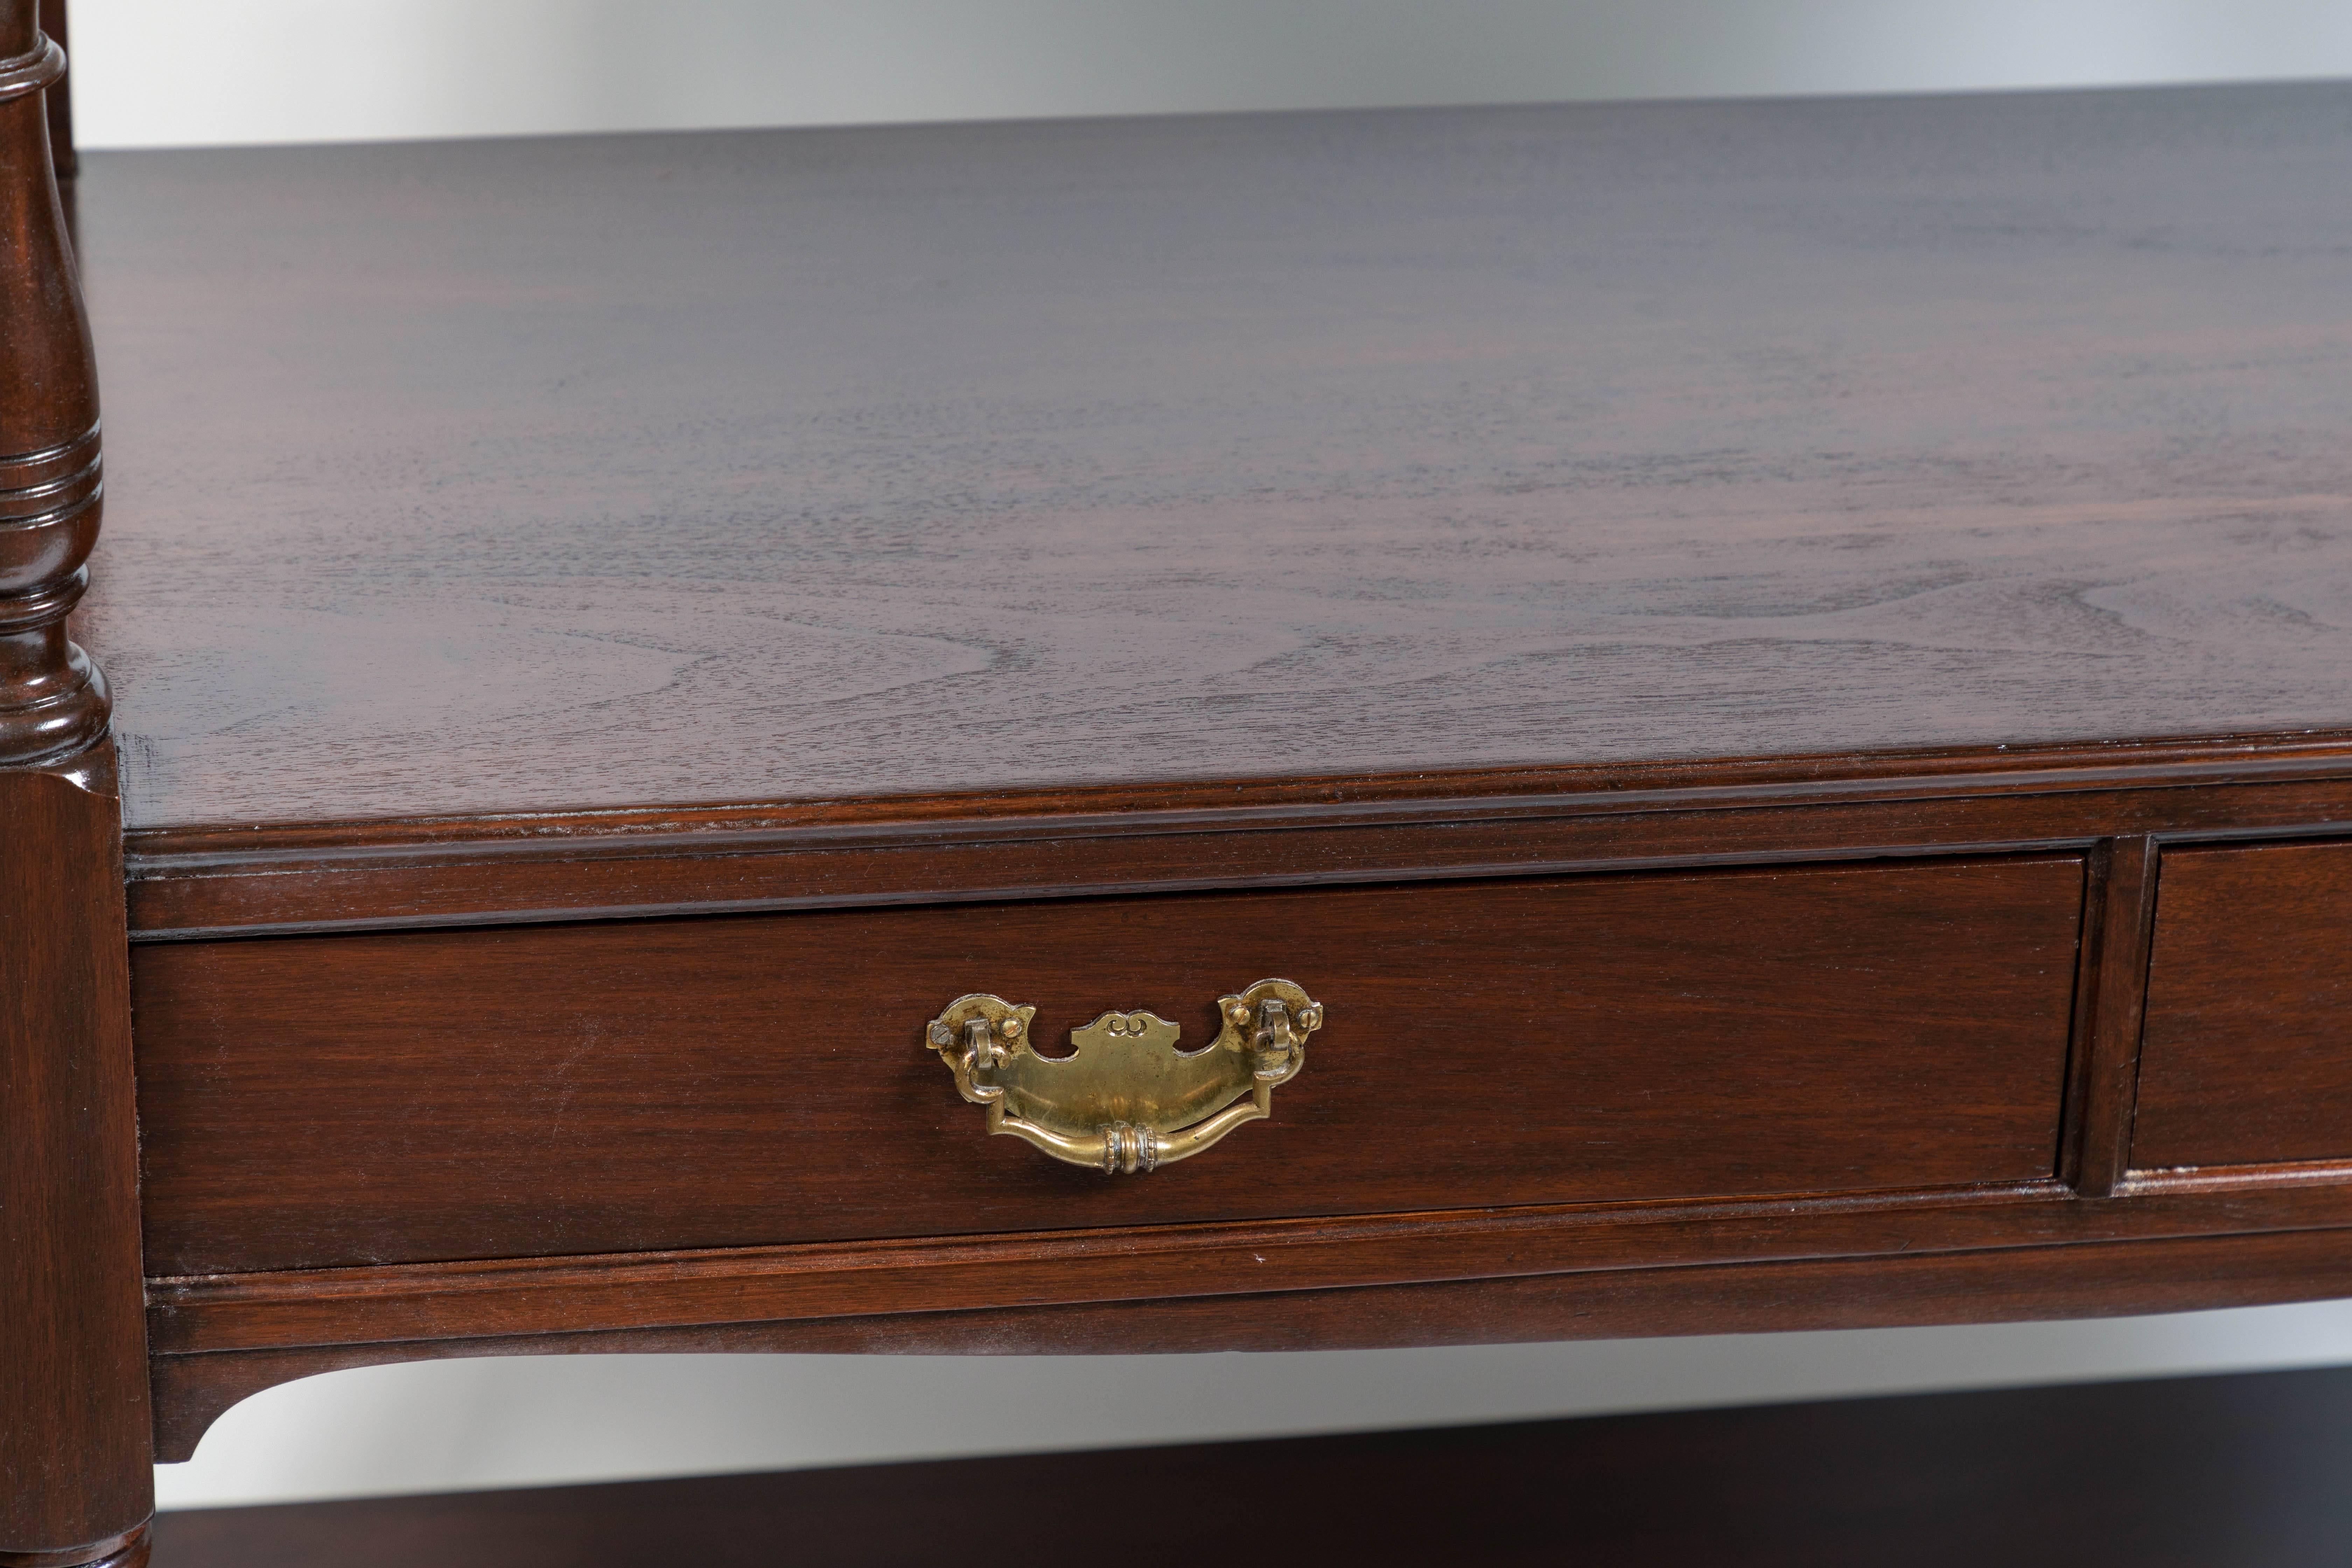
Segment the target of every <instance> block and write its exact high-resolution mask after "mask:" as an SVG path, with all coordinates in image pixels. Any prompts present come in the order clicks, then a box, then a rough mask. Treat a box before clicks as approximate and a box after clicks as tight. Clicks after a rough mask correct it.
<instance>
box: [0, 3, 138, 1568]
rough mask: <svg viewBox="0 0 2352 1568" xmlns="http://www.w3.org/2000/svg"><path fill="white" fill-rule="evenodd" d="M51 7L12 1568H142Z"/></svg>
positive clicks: (15, 508)
mask: <svg viewBox="0 0 2352 1568" xmlns="http://www.w3.org/2000/svg"><path fill="white" fill-rule="evenodd" d="M64 68H65V60H64V56H63V54H62V53H61V52H60V51H59V50H58V48H57V47H56V46H55V45H53V44H51V43H50V42H49V41H48V40H47V39H46V38H45V37H43V36H42V34H41V31H40V29H39V27H38V26H37V23H36V0H0V1568H32V1565H33V1564H39V1565H41V1568H70V1565H74V1564H83V1563H105V1564H109V1565H110V1568H131V1565H133V1564H136V1563H142V1562H143V1561H145V1559H146V1556H147V1533H146V1521H147V1519H148V1516H149V1514H150V1513H152V1510H153V1504H154V1495H153V1471H152V1468H151V1453H152V1447H151V1441H152V1439H151V1436H150V1425H151V1424H150V1420H149V1416H148V1399H147V1365H146V1361H147V1357H146V1336H145V1325H144V1317H143V1306H142V1296H141V1285H140V1261H139V1194H138V1168H137V1163H138V1144H137V1137H136V1131H135V1125H134V1121H133V1116H134V1110H133V1100H132V1094H131V1009H130V955H129V947H128V944H127V940H126V937H125V934H124V933H125V925H124V919H123V908H122V824H121V803H120V801H119V800H118V799H117V798H116V795H115V789H114V752H113V746H112V742H110V740H109V738H108V735H107V720H108V712H109V704H108V699H107V691H106V682H105V681H104V680H103V679H101V678H100V675H99V673H98V670H97V668H95V667H94V666H93V665H92V664H91V663H90V661H89V658H87V657H86V656H85V655H84V654H83V653H82V651H81V650H80V649H79V648H78V647H75V646H74V645H73V644H72V643H71V642H69V641H68V640H67V638H66V616H67V614H68V612H69V611H71V610H72V608H73V606H74V605H75V602H76V601H78V600H79V598H80V597H81V594H82V587H83V584H84V582H85V580H86V579H85V566H84V563H86V562H87V561H88V559H89V552H90V547H91V546H92V545H93V544H94V543H96V542H97V540H98V524H99V512H100V495H101V491H100V468H99V426H98V385H97V381H96V378H95V376H94V374H93V373H92V368H91V355H90V343H89V323H88V321H86V320H85V318H84V316H83V314H82V304H81V291H80V288H79V283H78V281H77V279H76V277H75V269H74V263H73V257H72V252H71V249H70V247H69V246H68V243H67V238H66V229H65V218H64V214H63V212H62V210H61V208H60V206H59V203H58V184H57V178H56V171H55V167H54V165H53V163H52V161H51V153H50V141H49V134H48V121H47V109H46V105H45V103H44V101H43V92H42V89H43V88H44V87H45V86H47V84H48V83H50V82H52V81H55V80H56V79H58V75H59V74H60V73H61V72H62V71H63V70H64Z"/></svg>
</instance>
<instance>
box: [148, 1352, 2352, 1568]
mask: <svg viewBox="0 0 2352 1568" xmlns="http://www.w3.org/2000/svg"><path fill="white" fill-rule="evenodd" d="M2347 1468H2352V1371H2344V1370H2339V1369H2327V1370H2324V1371H2311V1372H2284V1373H2252V1374H2241V1375H2238V1376H2234V1377H2218V1378H2196V1379H2180V1380H2177V1381H2164V1382H2148V1383H2137V1384H2109V1385H2094V1386H2090V1387H2074V1388H2043V1389H2023V1390H2020V1389H2010V1390H2001V1391H1998V1392H1977V1393H1964V1394H1912V1395H1906V1396H1903V1397H1898V1398H1879V1399H1857V1400H1841V1401H1835V1402H1825V1403H1820V1404H1809V1405H1776V1406H1766V1407H1761V1408H1750V1409H1745V1410H1730V1411H1703V1412H1680V1413H1675V1414H1665V1415H1617V1416H1606V1417H1597V1418H1586V1419H1582V1420H1569V1421H1548V1422H1528V1423H1514V1424H1511V1425H1507V1426H1469V1427H1457V1428H1454V1429H1453V1430H1446V1431H1435V1432H1391V1433H1380V1434H1359V1435H1350V1436H1314V1437H1294V1438H1286V1439H1280V1440H1275V1441H1260V1442H1252V1443H1220V1444H1203V1445H1199V1446H1187V1447H1160V1448H1148V1449H1142V1450H1133V1451H1129V1452H1123V1453H1090V1454H1052V1455H1030V1456H1022V1457H1018V1458H980V1459H960V1460H950V1461H944V1462H933V1463H929V1464H919V1465H886V1466H865V1467H858V1468H844V1469H828V1470H814V1471H802V1472H798V1473H788V1474H782V1475H767V1476H726V1477H708V1478H698V1479H681V1480H662V1481H638V1482H628V1483H622V1484H613V1485H604V1486H587V1487H562V1488H549V1489H544V1490H530V1491H506V1492H473V1493H467V1494H462V1495H459V1496H456V1497H444V1498H400V1499H383V1500H369V1501H352V1502H327V1503H302V1504H295V1505H291V1506H284V1507H278V1508H244V1509H223V1510H197V1511H193V1512H187V1513H171V1514H166V1515H164V1516H163V1518H162V1520H161V1521H159V1522H158V1524H157V1527H156V1528H157V1534H158V1535H159V1537H160V1538H161V1540H162V1542H163V1550H164V1552H165V1554H166V1561H167V1562H168V1563H170V1564H172V1568H314V1565H315V1564H318V1563H335V1564H336V1565H337V1568H412V1565H413V1564H416V1563H435V1564H437V1565H439V1568H583V1565H584V1564H589V1563H673V1562H674V1563H693V1564H695V1565H696V1568H769V1565H770V1564H772V1563H777V1562H779V1561H784V1562H790V1563H793V1564H795V1565H796V1568H835V1565H839V1568H849V1565H852V1564H856V1565H859V1568H865V1565H868V1564H877V1563H891V1564H897V1563H929V1562H937V1561H940V1560H942V1559H948V1560H952V1561H953V1562H955V1563H959V1564H970V1565H971V1568H1029V1565H1030V1564H1033V1563H1035V1562H1036V1561H1037V1560H1038V1557H1039V1555H1040V1553H1039V1550H1038V1541H1037V1538H1036V1536H1035V1534H1034V1532H1033V1531H1030V1530H1025V1529H1022V1528H1016V1527H1015V1526H1014V1525H1013V1524H1011V1523H1008V1522H1005V1521H1004V1519H1005V1515H1006V1514H1007V1513H1008V1512H1009V1511H1012V1510H1014V1509H1015V1508H1016V1507H1018V1508H1019V1509H1020V1511H1021V1512H1022V1514H1023V1516H1024V1517H1032V1516H1034V1514H1035V1513H1037V1512H1047V1513H1050V1515H1051V1517H1052V1519H1053V1520H1054V1521H1055V1530H1056V1531H1059V1532H1061V1533H1062V1536H1063V1538H1064V1539H1067V1540H1074V1541H1079V1542H1089V1543H1095V1545H1096V1546H1097V1551H1095V1552H1078V1553H1073V1555H1076V1556H1082V1557H1083V1556H1100V1557H1102V1558H1104V1559H1109V1560H1115V1561H1117V1562H1118V1563H1121V1564H1134V1565H1136V1568H1163V1565H1165V1568H1180V1565H1181V1568H1192V1564H1196V1563H1200V1562H1201V1561H1202V1558H1203V1556H1204V1555H1205V1556H1213V1558H1214V1559H1215V1561H1216V1562H1218V1563H1221V1564H1230V1565H1232V1568H1298V1565H1299V1564H1303V1563H1367V1564H1388V1563H1481V1564H1502V1563H1526V1564H1529V1565H1531V1568H1538V1565H1539V1568H1559V1565H1561V1564H1572V1565H1582V1564H1602V1565H1611V1568H1614V1565H1618V1564H1628V1565H1630V1564H1636V1563H1639V1564H1643V1565H1644V1568H1685V1565H1686V1568H1723V1565H1725V1564H1738V1565H1739V1568H1873V1565H1876V1564H1883V1563H1904V1564H1906V1565H1908V1568H1944V1565H1949V1568H1985V1565H1986V1564H1989V1563H2000V1564H2003V1565H2005V1568H2081V1565H2083V1564H2102V1565H2104V1564H2109V1563H2132V1564H2135V1565H2137V1568H2218V1565H2221V1564H2230V1565H2231V1568H2338V1565H2339V1564H2340V1563H2342V1562H2343V1559H2344V1546H2345V1540H2346V1514H2345V1508H2344V1476H2345V1474H2346V1471H2347ZM1171 1498H1184V1499H1191V1500H1198V1501H1199V1503H1200V1509H1201V1523H1200V1525H1199V1527H1198V1528H1197V1529H1194V1530H1188V1531H1164V1530H1154V1529H1150V1528H1147V1527H1145V1526H1144V1525H1143V1524H1142V1523H1141V1522H1140V1521H1150V1520H1155V1519H1159V1518H1160V1517H1163V1516H1164V1514H1165V1512H1166V1510H1167V1508H1168V1505H1169V1501H1170V1500H1171ZM1039 1501H1043V1502H1045V1504H1046V1505H1047V1506H1046V1507H1045V1508H1044V1509H1042V1510H1041V1509H1036V1508H1032V1507H1028V1506H1026V1505H1031V1504H1034V1503H1037V1502H1039ZM1220 1502H1222V1503H1223V1505H1224V1506H1223V1507H1220V1506H1218V1505H1219V1503H1220ZM983 1521H985V1522H983ZM1106 1542H1108V1543H1115V1546H1116V1550H1115V1551H1114V1550H1111V1549H1110V1548H1109V1547H1108V1546H1103V1545H1102V1544H1101V1543H1106Z"/></svg>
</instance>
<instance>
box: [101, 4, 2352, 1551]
mask: <svg viewBox="0 0 2352 1568" xmlns="http://www.w3.org/2000/svg"><path fill="white" fill-rule="evenodd" d="M73 28H74V46H75V48H74V57H75V60H74V63H75V71H74V84H75V85H74V91H75V109H76V113H77V118H78V120H79V130H80V132H81V138H82V141H83V143H84V145H86V146H89V147H125V146H158V145H167V144H178V143H206V142H210V143H218V142H285V141H325V140H352V139H360V140H368V139H383V138H399V137H427V136H474V135H511V134H529V133H535V132H575V131H602V130H631V129H653V128H684V127H694V126H722V125H726V126H732V125H807V124H838V123H847V122H857V121H922V120H958V119H984V118H992V117H1004V116H1035V115H1072V114H1117V113H1164V112H1183V111H1199V110H1236V109H1307V108H1332V107H1356V106H1373V105H1384V104H1429V103H1468V102H1509V101H1528V100H1559V99H1574V98H1612V97H1660V96H1667V97H1680V96H1702V95H1717V94H1756V93H1802V92H1871V91H1933V90H1950V89H1996V88H2020V87H2046V86H2093V85H2123V84H2130V83H2141V82H2160V81H2189V80H2231V79H2239V80H2242V79H2281V78H2293V77H2314V76H2330V75H2352V4H2347V0H1969V3H1968V4H1965V5H1956V4H1953V3H1952V0H1608V3H1599V4H1594V3H1571V0H1552V3H1545V0H668V3H667V4H666V5H647V4H646V3H645V0H209V3H208V4H205V5H190V4H187V3H186V0H74V6H73ZM2342 1362H2352V1303H2347V1304H2326V1305H2320V1306H2306V1307H2285V1308H2273V1309H2265V1310H2249V1311H2238V1312H2222V1313H2206V1314H2197V1315H2189V1316H2182V1317H2175V1318H2143V1319H2132V1320H2119V1321H2110V1322H2104V1323H2075V1324H2042V1325H2011V1326H2004V1327H1997V1328H1976V1329H1907V1330H1888V1331H1869V1332H1861V1333H1849V1334H1780V1335H1761V1336H1752V1337H1748V1338H1733V1337H1725V1338H1712V1339H1700V1340H1672V1341H1649V1342H1621V1343H1600V1344H1574V1345H1549V1346H1543V1345H1538V1346H1525V1345H1522V1346H1497V1347H1482V1348H1471V1349H1460V1350H1440V1351H1408V1352H1321V1353H1311V1354H1288V1355H1269V1356H1205V1357H1097V1358H1067V1359H1047V1360H1033V1361H1011V1360H996V1359H989V1358H972V1359H931V1358H919V1359H910V1360H893V1359H888V1358H856V1357H828V1356H808V1357H786V1356H776V1357H756V1358H721V1357H703V1356H688V1357H649V1356H629V1357H611V1358H582V1359H579V1360H573V1359H571V1358H568V1357H554V1358H547V1359H543V1360H535V1361H524V1360H511V1361H507V1360H502V1361H478V1362H452V1363H426V1364H422V1365H415V1366H408V1367H390V1368H376V1369H370V1370H367V1371H362V1372H353V1373H339V1374H335V1375H333V1376H330V1377H324V1378H316V1379H311V1380H309V1381H307V1382H304V1383H300V1384H289V1385H288V1386H286V1387H283V1388H279V1389H276V1390H273V1391H271V1392H269V1393H268V1394H262V1395H260V1396H259V1397H257V1398H256V1399H253V1400H251V1401H248V1402H247V1404H245V1405H241V1406H239V1407H238V1408H237V1409H236V1410H235V1411H233V1412H231V1413H230V1415H228V1416H226V1418H225V1419H223V1420H222V1422H221V1423H220V1424H219V1425H218V1426H215V1428H214V1430H213V1432H212V1434H211V1436H208V1437H207V1438H206V1439H205V1445H204V1447H203V1448H202V1449H201V1450H200V1452H199V1454H198V1457H197V1458H196V1459H195V1461H194V1463H191V1464H188V1465H184V1466H167V1467H163V1468H162V1469H161V1470H160V1471H159V1484H160V1489H161V1492H162V1496H163V1501H164V1503H165V1505H166V1506H178V1507H188V1506H199V1505H203V1504H206V1503H215V1502H241V1501H269V1500H292V1499H297V1498H308V1497H333V1496H351V1495H357V1494H362V1493H371V1492H397V1491H412V1490H431V1489H444V1488H457V1487H478V1486H509V1485H523V1484H532V1483H541V1482H557V1481H565V1480H584V1479H610V1478H615V1477H623V1476H632V1475H656V1474H673V1475H676V1474H691V1473H696V1472H705V1471H720V1470H729V1469H756V1468H782V1467H786V1466H798V1465H818V1464H829V1463H830V1464H839V1463H855V1462H860V1461H868V1460H877V1459H889V1458H913V1457H919V1456H932V1455H946V1454H959V1453H976V1452H989V1451H1005V1450H1013V1449H1024V1448H1025V1449H1036V1448H1049V1447H1070V1446H1080V1445H1108V1444H1122V1443H1136V1442H1150V1441H1171V1440H1181V1439H1185V1438H1205V1437H1218V1436H1240V1435H1246V1434H1252V1433H1276V1432H1305V1431H1318V1430H1335V1429H1342V1428H1350V1427H1370V1426H1407V1425H1416V1424H1422V1423H1430V1422H1441V1421H1472V1420H1484V1419H1501V1418H1509V1417H1515V1416H1528V1415H1568V1414H1578V1413H1586V1412H1597V1411H1604V1410H1631V1409H1643V1408H1664V1407H1672V1406H1687V1405H1709V1404H1727V1403H1736V1402H1751V1401H1757V1400H1769V1399H1785V1398H1803V1397H1812V1396H1822V1395H1831V1394H1857V1393H1867V1392H1879V1391H1889V1390H1896V1389H1913V1388H1948V1387H1965V1386H1981V1385H1987V1384H2017V1383H2029V1382H2044V1381H2060V1380H2068V1379H2079V1378H2095V1377H2108V1376H2126V1375H2134V1374H2147V1373H2165V1372H2193V1371H2210V1370H2220V1369H2225V1368H2244V1367H2256V1366H2285V1365H2307V1364H2320V1363H2342ZM1048 1412H1049V1413H1051V1418H1050V1421H1049V1420H1048V1419H1047V1418H1046V1417H1045V1415H1042V1414H1041V1413H1048Z"/></svg>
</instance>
